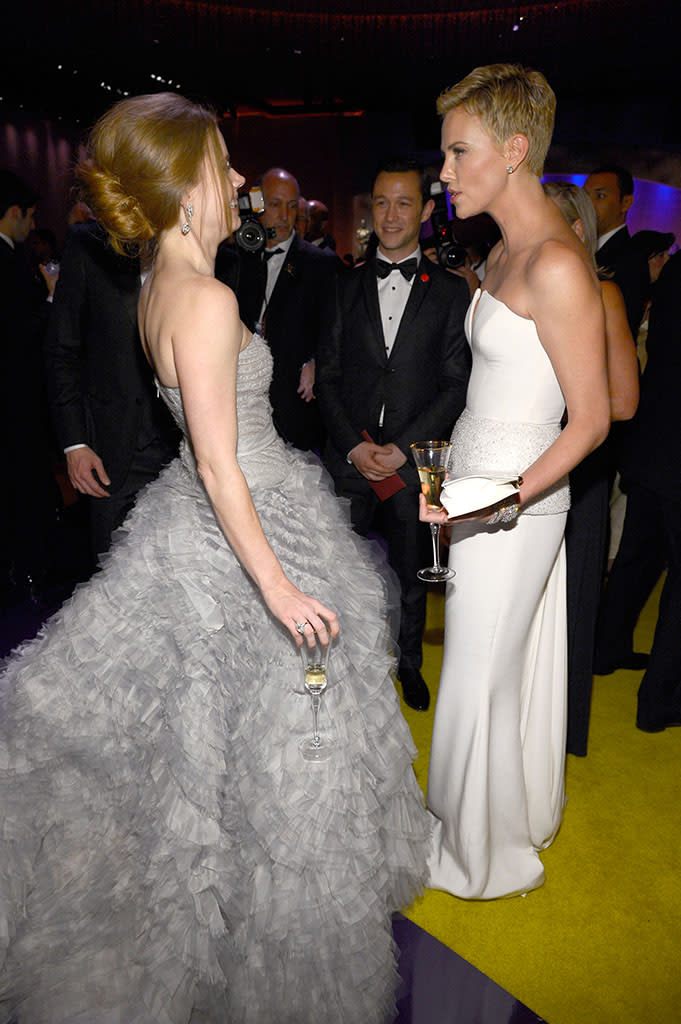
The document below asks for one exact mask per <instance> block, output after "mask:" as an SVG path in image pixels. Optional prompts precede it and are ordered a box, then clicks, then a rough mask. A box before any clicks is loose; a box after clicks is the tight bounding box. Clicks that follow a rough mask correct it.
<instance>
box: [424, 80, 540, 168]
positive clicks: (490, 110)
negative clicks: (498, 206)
mask: <svg viewBox="0 0 681 1024" xmlns="http://www.w3.org/2000/svg"><path fill="white" fill-rule="evenodd" d="M459 106H462V107H463V108H464V110H465V111H466V113H467V114H473V115H475V116H476V117H479V118H480V121H481V122H482V124H483V127H484V128H485V130H486V131H487V132H489V134H490V135H491V136H492V138H493V139H494V141H495V142H496V143H497V144H498V145H499V146H503V144H504V142H506V140H507V139H509V138H511V136H512V135H515V134H517V133H521V134H522V135H525V136H526V138H527V141H528V142H529V144H530V148H529V150H528V154H527V167H528V169H529V170H530V171H531V172H532V173H533V174H536V175H537V176H540V175H541V174H542V173H543V170H544V161H545V160H546V154H547V153H548V151H549V146H550V145H551V136H552V135H553V123H554V120H555V116H556V95H555V93H554V91H553V89H552V88H551V86H550V85H549V83H548V82H547V81H546V79H545V78H544V76H543V75H542V73H541V72H540V71H532V70H531V69H530V68H524V67H522V66H521V65H520V64H488V65H487V66H486V67H480V68H475V70H474V71H471V73H470V74H469V75H466V77H465V78H463V79H462V80H461V81H460V82H458V83H457V84H456V85H453V86H452V87H451V88H450V89H446V90H445V92H443V93H442V94H441V95H440V96H439V97H438V100H437V112H438V114H440V116H441V117H444V116H445V115H446V114H448V113H449V111H450V110H454V108H455V107H459Z"/></svg>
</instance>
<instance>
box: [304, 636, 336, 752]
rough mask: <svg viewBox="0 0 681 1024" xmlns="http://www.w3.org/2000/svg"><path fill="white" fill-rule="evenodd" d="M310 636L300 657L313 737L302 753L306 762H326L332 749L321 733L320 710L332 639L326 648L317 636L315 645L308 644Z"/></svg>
mask: <svg viewBox="0 0 681 1024" xmlns="http://www.w3.org/2000/svg"><path fill="white" fill-rule="evenodd" d="M308 635H309V631H308V634H306V635H305V639H304V643H303V645H302V647H301V648H300V657H301V659H302V662H303V685H304V686H305V689H306V691H307V692H308V693H309V694H310V699H311V701H312V736H310V737H308V738H307V739H304V740H302V741H301V743H300V752H301V754H302V755H303V757H304V759H305V760H306V761H317V762H319V761H326V760H327V759H328V758H329V755H330V753H331V750H332V747H331V745H330V744H329V741H328V740H325V739H322V737H321V734H320V732H319V708H320V705H321V702H322V694H323V693H324V691H325V689H326V687H327V684H328V679H327V667H328V663H329V650H330V649H331V637H329V642H328V644H327V645H326V647H324V646H323V644H321V643H320V641H319V637H318V636H317V634H316V633H315V634H314V645H313V646H312V647H310V646H309V644H308Z"/></svg>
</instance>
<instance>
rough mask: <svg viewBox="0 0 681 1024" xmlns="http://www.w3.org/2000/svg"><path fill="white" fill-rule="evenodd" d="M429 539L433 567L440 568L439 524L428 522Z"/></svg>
mask: <svg viewBox="0 0 681 1024" xmlns="http://www.w3.org/2000/svg"><path fill="white" fill-rule="evenodd" d="M429 525H430V539H431V540H432V542H433V568H434V569H440V568H441V566H440V524H439V523H430V524H429Z"/></svg>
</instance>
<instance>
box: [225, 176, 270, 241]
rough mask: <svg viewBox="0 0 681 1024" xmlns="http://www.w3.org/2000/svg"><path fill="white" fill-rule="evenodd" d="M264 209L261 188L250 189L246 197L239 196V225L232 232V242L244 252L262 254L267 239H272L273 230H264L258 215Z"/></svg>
mask: <svg viewBox="0 0 681 1024" xmlns="http://www.w3.org/2000/svg"><path fill="white" fill-rule="evenodd" d="M264 209H265V197H264V196H263V194H262V189H261V188H252V189H251V190H250V192H247V193H246V195H243V196H239V214H240V216H241V224H240V225H239V227H238V228H237V229H236V231H235V232H234V241H235V242H236V244H237V245H238V246H240V247H241V248H242V249H245V251H246V252H262V251H263V249H264V248H265V246H266V245H267V239H268V238H274V236H275V235H276V231H275V230H274V228H264V227H263V226H262V224H261V223H260V214H261V213H262V212H263V211H264Z"/></svg>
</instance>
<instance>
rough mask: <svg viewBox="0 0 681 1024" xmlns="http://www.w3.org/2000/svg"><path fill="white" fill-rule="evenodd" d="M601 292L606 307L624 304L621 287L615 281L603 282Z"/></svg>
mask: <svg viewBox="0 0 681 1024" xmlns="http://www.w3.org/2000/svg"><path fill="white" fill-rule="evenodd" d="M601 292H602V294H603V302H604V303H605V305H606V306H619V305H620V303H623V302H624V298H623V296H622V292H621V290H620V287H619V285H618V284H616V283H615V282H614V281H608V280H604V281H601Z"/></svg>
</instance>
